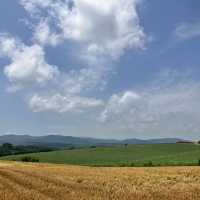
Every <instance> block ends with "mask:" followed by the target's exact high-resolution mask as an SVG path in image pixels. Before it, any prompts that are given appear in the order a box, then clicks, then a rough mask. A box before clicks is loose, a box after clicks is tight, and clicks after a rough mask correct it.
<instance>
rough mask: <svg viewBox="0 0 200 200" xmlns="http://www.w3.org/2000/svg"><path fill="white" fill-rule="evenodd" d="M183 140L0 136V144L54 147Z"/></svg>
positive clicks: (175, 140) (175, 139)
mask: <svg viewBox="0 0 200 200" xmlns="http://www.w3.org/2000/svg"><path fill="white" fill-rule="evenodd" d="M178 141H183V140H181V139H178V138H163V139H150V140H140V139H126V140H112V139H96V138H82V137H72V136H62V135H47V136H30V135H2V136H0V144H3V143H11V144H13V145H45V146H54V147H64V146H69V145H110V144H162V143H176V142H178Z"/></svg>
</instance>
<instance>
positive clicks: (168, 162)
mask: <svg viewBox="0 0 200 200" xmlns="http://www.w3.org/2000/svg"><path fill="white" fill-rule="evenodd" d="M28 156H31V157H34V158H37V159H39V161H40V162H44V163H57V164H72V165H88V166H149V165H155V166H174V165H199V160H200V146H199V145H195V144H149V145H129V146H127V147H125V146H113V147H97V148H84V149H75V150H64V151H53V152H47V153H33V154H28ZM22 157H24V155H17V156H7V157H1V159H2V160H21V158H22Z"/></svg>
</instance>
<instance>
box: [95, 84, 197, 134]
mask: <svg viewBox="0 0 200 200" xmlns="http://www.w3.org/2000/svg"><path fill="white" fill-rule="evenodd" d="M160 84H161V85H162V83H160ZM199 101H200V83H199V82H195V81H191V82H190V81H186V80H184V81H183V82H179V83H177V84H172V85H168V86H166V85H165V86H164V87H160V86H159V87H154V86H152V85H149V86H146V87H145V88H143V89H140V90H139V91H137V92H135V91H125V92H123V93H121V94H115V95H113V96H112V97H111V98H110V99H109V101H108V103H107V105H106V107H105V109H104V111H103V112H102V113H101V115H100V118H99V119H100V121H101V122H103V123H105V124H112V125H113V126H116V127H120V128H122V129H131V130H133V131H134V132H135V133H141V134H146V133H148V132H149V133H150V134H162V133H163V134H173V133H176V134H179V133H180V134H181V133H182V134H184V133H188V134H189V133H194V132H195V133H197V132H198V131H199V129H200V125H199V124H200V123H199V119H200V109H199Z"/></svg>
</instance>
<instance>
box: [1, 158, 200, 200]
mask: <svg viewBox="0 0 200 200" xmlns="http://www.w3.org/2000/svg"><path fill="white" fill-rule="evenodd" d="M15 199H16V200H51V199H55V200H83V199H84V200H90V199H95V200H104V199H105V200H107V199H108V200H109V199H116V200H117V199H119V200H131V199H133V200H154V199H155V200H162V199H163V200H165V199H167V200H168V199H169V200H175V199H176V200H193V199H194V200H199V199H200V168H199V167H173V168H172V167H171V168H170V167H166V168H165V167H163V168H94V167H93V168H92V167H79V166H64V165H54V164H23V163H17V162H1V163H0V200H15Z"/></svg>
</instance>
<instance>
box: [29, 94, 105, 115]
mask: <svg viewBox="0 0 200 200" xmlns="http://www.w3.org/2000/svg"><path fill="white" fill-rule="evenodd" d="M29 105H30V108H31V109H32V110H33V111H34V112H44V111H52V112H59V113H64V112H81V111H83V110H85V109H87V110H88V109H91V108H96V107H99V106H102V105H103V102H102V101H101V100H97V99H93V98H86V97H80V96H63V95H61V94H55V95H53V96H48V97H45V96H39V95H37V94H36V95H34V96H33V97H32V98H31V99H30V102H29Z"/></svg>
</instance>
